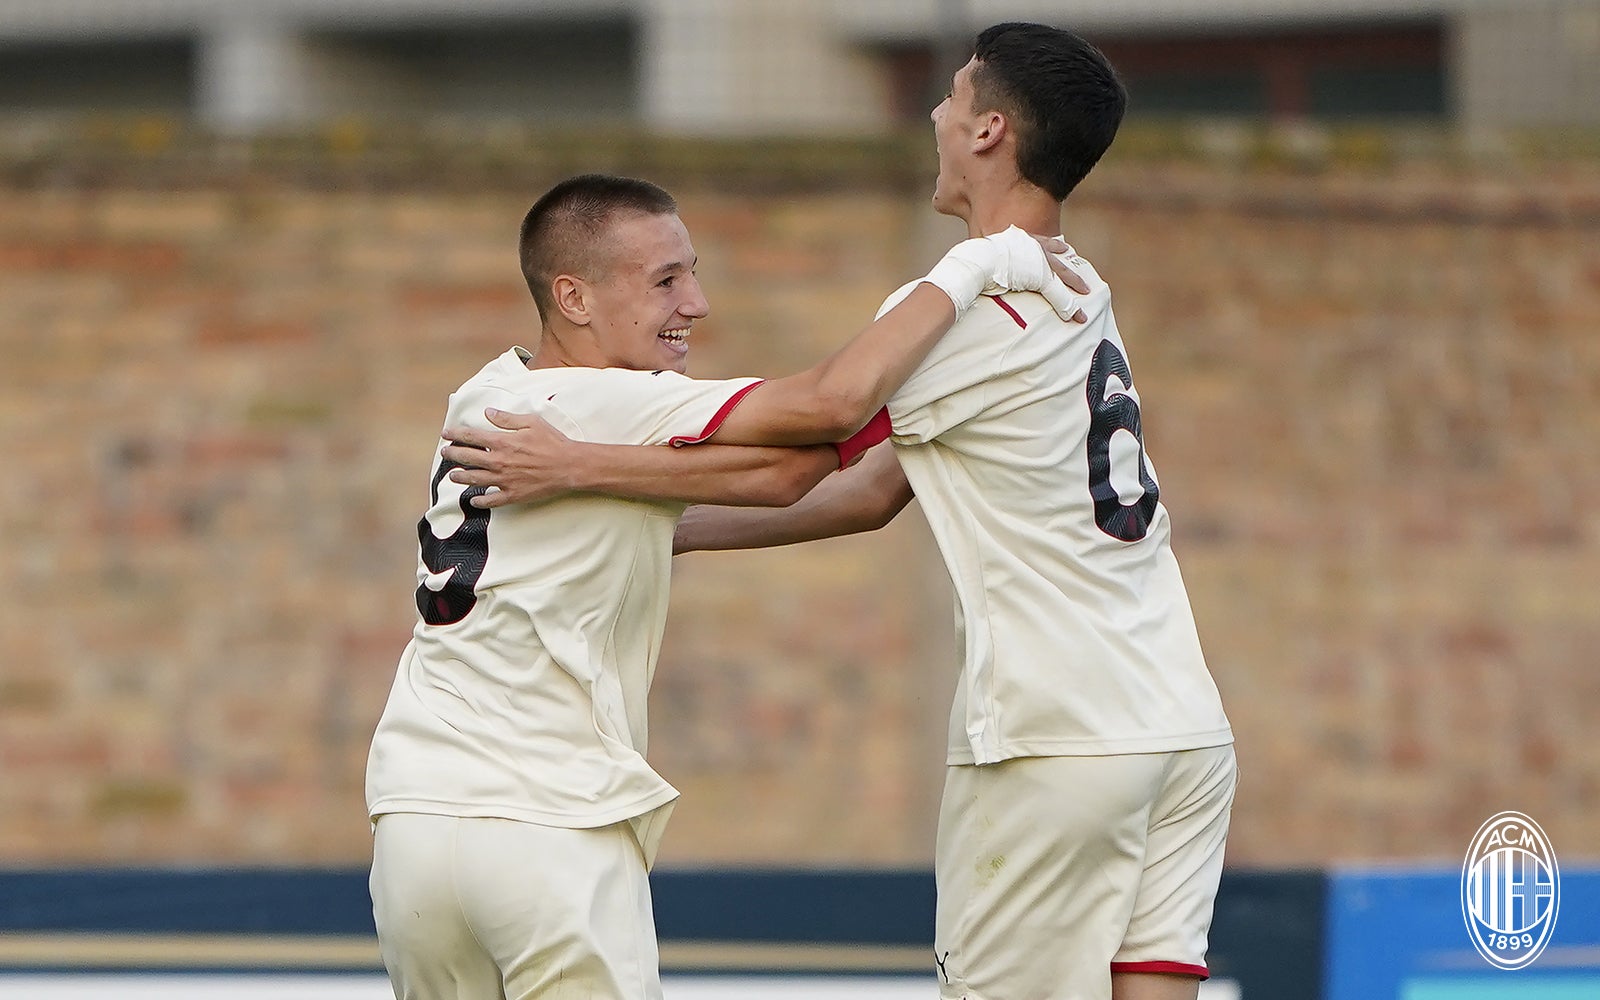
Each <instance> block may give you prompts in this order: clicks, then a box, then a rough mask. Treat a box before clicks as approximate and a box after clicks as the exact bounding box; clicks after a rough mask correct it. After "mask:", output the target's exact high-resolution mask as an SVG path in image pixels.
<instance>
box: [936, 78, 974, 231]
mask: <svg viewBox="0 0 1600 1000" xmlns="http://www.w3.org/2000/svg"><path fill="white" fill-rule="evenodd" d="M976 63H977V60H975V59H974V60H971V61H969V62H968V63H967V64H966V65H965V66H963V67H961V68H960V69H958V70H956V74H955V76H954V77H953V78H952V79H951V81H950V92H949V93H948V94H946V95H945V98H944V100H943V101H940V102H939V106H938V107H936V108H934V109H933V112H932V114H930V115H929V116H928V117H929V118H931V119H932V120H933V139H934V143H935V144H936V145H937V146H938V148H939V177H938V179H937V180H936V181H934V184H933V208H934V211H936V212H939V213H941V214H943V215H954V216H956V217H958V218H966V207H967V205H968V201H969V194H968V185H969V182H970V180H971V176H970V175H971V171H972V166H973V158H974V155H975V154H976V152H977V151H978V150H979V149H980V148H982V147H983V146H984V143H983V141H982V138H981V136H982V133H983V127H984V123H985V121H986V120H987V117H988V116H987V115H981V114H980V113H979V112H978V111H977V110H976V109H975V107H974V105H975V104H976V102H977V95H976V94H975V93H974V91H973V88H972V70H973V67H974V66H975V65H976Z"/></svg>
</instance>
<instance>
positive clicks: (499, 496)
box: [468, 490, 511, 510]
mask: <svg viewBox="0 0 1600 1000" xmlns="http://www.w3.org/2000/svg"><path fill="white" fill-rule="evenodd" d="M468 502H469V503H471V504H472V506H474V507H476V508H478V509H479V510H492V509H493V508H495V507H504V506H505V505H506V504H508V503H510V502H511V498H510V497H508V496H506V495H505V493H503V492H501V491H500V490H490V491H489V492H487V493H484V494H482V495H480V496H475V497H473V498H472V499H471V500H470V501H468Z"/></svg>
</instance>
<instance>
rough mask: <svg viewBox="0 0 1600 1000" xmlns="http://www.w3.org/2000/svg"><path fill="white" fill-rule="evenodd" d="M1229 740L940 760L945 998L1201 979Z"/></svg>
mask: <svg viewBox="0 0 1600 1000" xmlns="http://www.w3.org/2000/svg"><path fill="white" fill-rule="evenodd" d="M1237 777H1238V772H1237V768H1236V765H1235V763H1234V755H1233V747H1231V746H1221V747H1210V748H1207V749H1203V750H1185V751H1181V752H1178V753H1159V754H1125V755H1118V756H1108V757H1019V758H1016V759H1014V760H1007V761H1002V762H1001V763H998V764H985V765H957V766H952V767H950V768H949V769H948V772H947V774H946V779H945V790H944V800H943V802H942V803H941V805H940V809H939V844H938V849H937V858H936V863H935V869H936V875H937V878H938V889H939V893H938V904H937V912H936V917H935V930H934V942H935V944H934V958H935V962H936V971H937V972H938V975H939V983H940V996H941V997H943V998H946V1000H963V998H964V1000H1019V998H1025V1000H1104V998H1108V997H1110V996H1111V973H1112V972H1114V971H1115V972H1164V973H1177V974H1187V975H1193V976H1199V977H1202V978H1203V977H1205V976H1206V975H1207V972H1206V966H1205V955H1206V938H1207V935H1208V934H1209V933H1210V930H1211V911H1212V907H1213V906H1214V904H1215V902H1216V897H1217V883H1218V882H1219V880H1220V879H1221V877H1222V851H1223V842H1224V841H1225V840H1226V839H1227V835H1228V814H1229V811H1230V810H1231V808H1232V805H1233V792H1234V786H1235V783H1236V781H1237Z"/></svg>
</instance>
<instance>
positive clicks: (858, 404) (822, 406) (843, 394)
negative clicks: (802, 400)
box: [808, 372, 883, 441]
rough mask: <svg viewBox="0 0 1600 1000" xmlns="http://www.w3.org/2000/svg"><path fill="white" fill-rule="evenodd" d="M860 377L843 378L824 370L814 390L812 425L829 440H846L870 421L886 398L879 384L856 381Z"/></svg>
mask: <svg viewBox="0 0 1600 1000" xmlns="http://www.w3.org/2000/svg"><path fill="white" fill-rule="evenodd" d="M858 381H859V380H852V379H841V378H837V377H835V376H833V375H832V373H831V372H824V374H823V377H821V378H819V379H818V380H817V382H816V384H815V387H814V389H813V391H812V393H811V401H812V405H811V407H810V410H811V412H810V413H809V414H808V418H809V422H810V423H811V425H812V426H811V429H812V430H813V431H815V432H816V433H817V434H818V435H820V436H821V437H822V439H823V440H826V441H843V440H844V439H845V438H848V437H849V436H850V435H852V434H854V433H855V432H856V431H858V430H860V429H861V428H863V427H865V426H866V425H867V421H869V420H871V419H872V415H873V414H875V413H877V412H878V408H879V407H880V406H882V405H883V404H882V402H881V401H880V400H879V399H878V398H877V396H876V393H875V392H874V388H875V387H869V386H863V385H860V384H855V383H856V382H858Z"/></svg>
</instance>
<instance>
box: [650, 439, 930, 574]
mask: <svg viewBox="0 0 1600 1000" xmlns="http://www.w3.org/2000/svg"><path fill="white" fill-rule="evenodd" d="M911 500H912V493H911V484H910V483H909V482H907V481H906V476H905V473H904V472H902V471H901V469H900V462H899V461H898V460H897V459H896V458H895V453H894V449H893V448H890V447H887V446H879V447H877V448H873V449H872V450H871V451H868V452H867V453H866V455H865V456H864V457H863V458H862V459H861V461H860V462H858V463H856V464H855V465H854V466H851V467H850V468H848V469H846V470H844V471H843V472H840V473H838V474H837V475H834V476H831V477H829V478H828V479H826V480H824V481H823V483H822V485H820V486H818V487H817V488H816V489H814V490H812V491H811V492H809V493H807V494H806V495H805V497H804V499H802V500H800V501H799V502H798V503H795V504H794V505H792V506H789V507H784V508H782V509H759V508H749V507H708V506H695V507H690V508H689V509H688V510H687V511H686V512H685V513H684V515H683V518H682V519H681V520H680V521H679V522H678V530H677V533H676V534H675V535H674V536H673V540H672V551H673V554H674V555H677V554H679V553H683V552H699V551H711V550H718V549H758V548H765V547H768V546H773V545H793V544H795V543H796V542H811V541H815V540H817V539H819V538H833V537H836V536H838V535H852V534H855V533H857V532H861V531H876V530H877V529H879V528H881V527H883V526H884V525H886V524H888V523H889V522H890V521H892V520H894V517H895V515H896V514H899V513H900V512H901V511H902V510H904V509H905V506H906V504H908V503H910V502H911Z"/></svg>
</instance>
